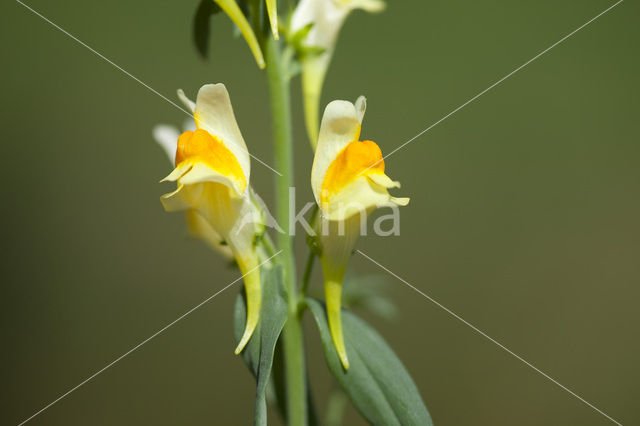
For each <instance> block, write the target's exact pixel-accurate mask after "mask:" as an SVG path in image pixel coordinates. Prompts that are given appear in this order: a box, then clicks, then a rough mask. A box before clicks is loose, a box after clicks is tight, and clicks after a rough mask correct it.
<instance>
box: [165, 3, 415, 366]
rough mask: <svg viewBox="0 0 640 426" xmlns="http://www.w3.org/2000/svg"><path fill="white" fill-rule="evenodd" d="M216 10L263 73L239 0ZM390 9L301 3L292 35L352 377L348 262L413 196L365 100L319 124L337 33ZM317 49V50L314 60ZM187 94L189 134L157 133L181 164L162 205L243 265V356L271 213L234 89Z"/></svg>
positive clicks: (334, 323) (328, 267) (336, 327)
mask: <svg viewBox="0 0 640 426" xmlns="http://www.w3.org/2000/svg"><path fill="white" fill-rule="evenodd" d="M216 3H218V4H219V6H220V7H221V8H222V9H223V10H224V11H225V12H226V13H227V14H228V15H229V16H230V17H231V18H232V19H233V20H234V22H236V24H237V25H238V27H239V29H240V31H241V32H242V34H243V35H244V37H245V38H246V40H247V42H248V43H249V46H250V47H251V49H252V51H253V52H254V55H255V57H256V60H257V61H258V64H259V65H260V66H263V65H264V60H263V57H262V51H261V49H260V45H259V43H258V41H257V39H256V36H255V34H254V33H253V31H252V28H251V26H249V24H248V22H247V20H246V18H245V17H244V15H243V14H242V12H241V11H240V9H239V8H238V5H237V4H236V3H235V1H233V0H216ZM266 4H267V10H268V12H269V17H270V22H271V29H272V31H273V34H274V36H276V37H277V35H278V24H277V14H276V13H275V0H266ZM383 7H384V3H382V2H381V1H380V0H301V2H300V3H299V4H298V7H297V8H296V10H295V11H294V13H293V15H292V18H291V22H290V28H288V29H287V34H289V36H290V37H289V39H290V40H297V42H296V43H295V44H296V45H295V46H293V48H294V49H295V50H296V51H297V53H298V58H299V61H300V65H301V70H302V82H303V95H304V106H305V116H306V123H307V131H308V133H309V138H310V140H311V141H312V146H313V148H314V149H315V157H314V161H313V167H312V169H311V173H310V174H311V188H312V190H313V195H314V197H315V201H316V203H317V206H318V210H319V212H320V214H319V215H318V217H317V219H316V220H315V224H314V230H313V232H312V234H313V238H315V242H316V248H317V254H318V256H319V257H320V261H321V264H322V270H323V275H324V289H325V300H326V307H327V318H328V323H329V328H330V332H331V336H332V340H333V343H334V345H335V348H336V351H337V353H338V356H339V358H340V361H341V363H342V365H343V367H344V369H345V370H346V369H348V368H349V359H348V356H347V351H346V347H345V342H344V336H343V331H342V321H341V295H342V283H343V280H344V275H345V271H346V268H347V264H348V260H349V257H350V255H351V252H352V250H353V248H354V245H355V243H356V240H357V238H358V236H359V235H360V233H361V227H362V224H363V223H364V219H366V216H367V215H368V214H370V213H371V212H372V211H373V210H374V209H375V208H377V207H383V206H394V207H395V206H404V205H406V204H407V203H408V202H409V199H408V198H395V197H392V196H391V195H390V194H389V192H388V190H389V189H390V188H394V187H399V186H400V184H399V183H398V182H396V181H393V180H392V179H391V178H389V177H388V176H387V175H386V174H385V163H384V159H383V156H382V152H381V150H380V148H379V146H378V145H377V144H376V143H375V142H373V141H370V140H360V132H361V128H362V122H363V118H364V114H365V109H366V100H365V98H364V97H363V96H361V97H359V98H358V99H357V100H356V102H355V103H351V102H348V101H344V100H336V101H333V102H330V103H329V104H328V105H327V107H326V109H325V111H324V114H323V117H322V120H321V124H320V125H319V126H318V123H317V121H318V120H317V116H318V104H319V99H320V98H319V96H320V91H321V88H322V83H323V80H324V76H325V74H326V71H327V68H328V65H329V62H330V59H331V55H332V52H333V50H334V46H335V42H336V39H337V36H338V32H339V30H340V27H341V25H342V23H343V22H344V20H345V19H346V17H347V15H348V14H349V12H351V11H352V10H354V9H357V8H362V9H365V10H367V11H378V10H381V9H382V8H383ZM310 49H311V50H313V49H315V50H314V52H315V53H309V52H310ZM178 96H179V98H180V99H181V101H182V102H183V103H184V104H185V106H186V107H187V108H188V110H189V111H190V112H191V113H192V115H193V118H194V123H189V124H187V125H186V126H185V129H184V131H183V132H182V133H181V134H179V133H178V131H177V130H176V129H173V128H170V127H168V126H158V127H156V129H155V130H154V135H155V138H156V140H157V141H158V142H159V143H160V144H161V145H162V146H163V148H164V149H165V150H166V151H167V154H168V156H169V158H170V160H171V162H172V163H173V165H174V167H175V168H174V169H173V171H171V173H169V175H168V176H167V177H165V178H164V179H163V181H170V182H176V184H177V188H176V189H175V190H174V191H173V192H170V193H168V194H165V195H163V196H162V198H161V201H162V204H163V206H164V208H165V210H167V211H185V214H186V218H187V224H188V228H189V230H190V232H191V234H193V235H194V236H196V237H198V238H201V239H203V240H204V241H205V242H206V243H207V244H208V245H209V246H210V247H212V248H213V249H214V250H216V251H218V252H220V253H221V254H222V255H223V256H225V257H227V258H230V259H231V258H232V259H234V260H235V262H236V263H237V265H238V267H239V269H240V271H241V272H242V275H243V278H244V285H245V292H246V302H247V318H246V323H245V324H246V325H245V330H244V333H243V334H242V338H241V339H240V342H239V343H238V346H237V347H236V350H235V352H236V353H240V352H241V351H242V350H243V349H244V348H245V346H246V345H247V343H248V342H249V340H250V339H251V336H252V335H253V333H254V330H255V329H256V327H257V325H258V323H259V319H260V312H261V305H262V290H261V285H262V284H261V278H260V264H261V260H263V259H264V258H265V257H266V256H265V255H264V254H263V248H262V247H261V243H260V242H261V241H263V237H264V236H263V234H264V232H265V216H266V214H267V212H265V210H264V208H263V206H262V205H261V203H258V202H257V201H256V200H257V199H258V198H257V195H256V194H255V193H254V191H253V190H252V188H251V183H250V171H251V170H250V166H251V161H250V155H249V152H248V150H247V146H246V144H245V141H244V138H243V137H242V133H241V132H240V128H239V126H238V124H237V122H236V118H235V115H234V112H233V108H232V105H231V100H230V98H229V94H228V92H227V89H226V87H225V86H224V85H223V84H221V83H218V84H207V85H204V86H202V87H201V88H200V90H199V91H198V94H197V97H196V101H195V102H193V101H191V100H190V99H189V98H187V97H186V96H185V94H184V93H183V92H182V91H181V90H180V91H178ZM278 230H279V228H278ZM280 232H282V231H281V230H280ZM266 309H268V306H267V307H266Z"/></svg>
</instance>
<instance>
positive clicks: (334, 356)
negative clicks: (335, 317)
mask: <svg viewBox="0 0 640 426" xmlns="http://www.w3.org/2000/svg"><path fill="white" fill-rule="evenodd" d="M304 301H305V304H306V305H307V306H308V307H309V309H310V310H311V313H312V315H313V318H314V319H315V321H316V324H317V325H318V329H319V331H320V337H321V339H322V346H323V348H324V355H325V359H326V361H327V365H328V366H329V370H331V373H333V375H334V377H335V378H336V380H337V381H338V383H339V384H340V386H342V388H343V389H344V391H345V392H346V394H347V395H348V396H349V399H351V402H352V403H353V405H354V406H355V407H356V408H357V409H358V411H359V412H360V413H361V414H362V415H363V416H364V417H365V418H366V419H367V420H368V421H369V422H371V423H372V424H374V425H385V426H386V425H405V426H406V425H433V422H432V421H431V416H430V415H429V412H428V411H427V407H425V405H424V402H423V401H422V398H421V397H420V392H419V391H418V388H417V387H416V385H415V383H414V382H413V380H412V379H411V376H409V373H408V372H407V370H406V368H405V367H404V365H402V362H401V361H400V360H399V359H398V357H397V356H396V354H395V353H394V352H393V350H392V349H391V348H390V347H389V345H388V344H387V343H386V342H385V340H384V339H383V338H382V336H380V335H379V334H378V333H377V332H376V331H375V330H374V329H373V328H372V327H371V326H369V325H368V324H367V323H365V322H364V321H363V320H361V319H360V318H358V317H357V316H355V315H354V314H352V313H350V312H347V311H343V312H342V326H343V331H344V335H345V343H346V347H347V355H348V356H349V362H350V364H351V367H350V368H349V370H347V371H346V372H345V370H344V369H343V368H342V364H341V363H340V359H339V358H338V353H337V352H336V349H335V347H334V346H333V341H332V340H331V333H330V331H329V324H328V323H327V314H326V310H325V306H324V304H323V303H322V302H320V301H318V300H315V299H310V298H306V299H305V300H304Z"/></svg>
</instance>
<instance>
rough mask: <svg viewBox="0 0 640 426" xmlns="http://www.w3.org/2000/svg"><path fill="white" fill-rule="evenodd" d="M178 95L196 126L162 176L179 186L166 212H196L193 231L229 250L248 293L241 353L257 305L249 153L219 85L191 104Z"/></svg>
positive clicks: (255, 214)
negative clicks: (173, 166) (172, 165)
mask: <svg viewBox="0 0 640 426" xmlns="http://www.w3.org/2000/svg"><path fill="white" fill-rule="evenodd" d="M178 95H179V97H180V99H181V100H182V101H183V102H184V104H185V105H186V106H187V107H188V108H189V109H190V110H191V111H192V112H193V116H194V118H195V122H196V127H197V128H196V130H194V131H189V130H188V131H185V132H183V133H182V134H181V135H180V137H179V138H178V144H177V149H176V154H175V166H176V167H175V169H174V170H173V171H172V172H171V173H170V174H169V175H168V176H167V177H166V178H164V179H163V181H175V182H177V184H178V188H177V189H176V190H175V191H173V192H171V193H169V194H165V195H163V196H162V198H161V201H162V204H163V205H164V208H165V210H167V211H180V210H186V211H188V212H189V211H194V212H195V214H196V216H192V217H191V220H192V221H193V222H192V223H191V227H192V229H195V232H196V233H198V234H199V235H202V234H203V233H208V236H209V238H210V239H211V240H212V241H213V242H214V244H215V242H216V240H217V239H218V238H219V239H221V240H222V241H224V242H226V244H227V246H228V247H229V249H230V250H231V252H232V253H233V256H234V257H235V259H236V262H237V263H238V267H239V268H240V271H241V272H242V274H243V275H244V285H245V291H246V295H247V322H246V327H245V331H244V334H243V336H242V339H241V340H240V343H239V344H238V347H237V348H236V353H240V351H242V349H243V348H244V346H245V345H246V344H247V342H248V341H249V339H250V338H251V335H252V334H253V331H254V330H255V328H256V325H257V324H258V319H259V314H260V304H261V291H260V270H259V267H258V265H259V261H258V254H257V250H256V247H255V244H254V243H255V236H256V234H257V233H259V232H261V230H262V220H263V219H262V214H261V212H260V210H259V209H258V207H256V205H255V204H254V203H253V201H252V198H251V190H250V187H249V174H250V161H249V160H250V159H249V153H248V151H247V147H246V145H245V143H244V139H243V138H242V134H241V133H240V129H239V128H238V124H237V123H236V119H235V116H234V114H233V109H232V107H231V100H230V99H229V94H228V93H227V89H226V88H225V86H224V85H223V84H207V85H204V86H202V87H201V88H200V90H199V91H198V97H197V99H196V102H195V103H194V102H192V101H190V100H189V99H187V97H186V96H185V95H184V93H183V92H182V91H178ZM207 225H208V226H207ZM210 231H213V233H211V232H210ZM216 245H220V241H218V242H217V244H216Z"/></svg>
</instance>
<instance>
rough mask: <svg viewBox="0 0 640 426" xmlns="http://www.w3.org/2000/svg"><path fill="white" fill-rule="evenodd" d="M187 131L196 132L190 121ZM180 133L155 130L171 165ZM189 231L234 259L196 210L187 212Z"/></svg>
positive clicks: (164, 128)
mask: <svg viewBox="0 0 640 426" xmlns="http://www.w3.org/2000/svg"><path fill="white" fill-rule="evenodd" d="M183 129H184V130H185V131H187V130H189V131H194V130H196V126H195V124H194V123H193V122H192V121H191V120H188V121H187V122H186V123H185V125H184V126H183ZM179 136H180V133H179V132H178V129H176V128H175V127H173V126H168V125H165V124H159V125H157V126H155V127H154V128H153V137H154V139H155V140H156V142H158V144H159V145H160V146H161V147H162V149H164V151H165V152H166V154H167V156H168V157H169V161H170V162H171V165H175V158H176V151H177V150H178V137H179ZM185 218H186V221H187V229H188V230H189V234H191V236H193V237H195V238H199V239H201V240H203V241H204V242H205V243H206V244H207V245H208V246H209V247H211V248H212V249H213V250H214V251H216V252H218V253H220V254H221V255H222V256H223V257H224V258H225V259H233V253H232V252H231V248H229V246H228V245H227V244H226V242H225V241H224V240H223V239H222V237H221V236H220V234H218V233H217V232H216V230H215V229H213V228H212V227H211V225H209V222H207V220H206V219H205V218H204V217H202V215H201V214H200V213H198V212H197V211H196V210H193V209H189V210H187V211H186V212H185Z"/></svg>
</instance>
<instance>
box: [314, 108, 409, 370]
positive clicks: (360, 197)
mask: <svg viewBox="0 0 640 426" xmlns="http://www.w3.org/2000/svg"><path fill="white" fill-rule="evenodd" d="M365 109H366V100H365V98H364V97H363V96H361V97H359V98H358V100H357V101H356V103H355V105H354V104H352V103H351V102H347V101H333V102H331V103H330V104H329V105H327V108H326V109H325V111H324V116H323V117H322V124H321V126H320V135H319V137H318V146H317V148H316V154H315V158H314V160H313V168H312V170H311V187H312V189H313V194H314V197H315V199H316V202H317V203H318V205H319V206H320V212H321V215H320V217H321V220H320V221H319V222H318V224H317V226H316V231H317V234H318V241H319V244H320V250H321V253H320V260H321V263H322V271H323V274H324V289H325V298H326V302H327V316H328V320H329V328H330V329H331V336H332V338H333V342H334V345H335V347H336V350H337V352H338V355H339V356H340V360H341V362H342V365H343V366H344V368H345V369H348V368H349V360H348V358H347V353H346V349H345V346H344V338H343V335H342V321H341V314H340V305H341V296H342V281H343V279H344V274H345V271H346V268H347V263H348V260H349V256H350V255H351V251H352V250H353V247H354V245H355V242H356V240H357V238H358V236H359V235H360V228H361V226H362V225H366V223H365V220H366V217H367V214H368V213H370V212H371V211H373V210H374V209H375V208H376V207H382V206H405V205H407V204H408V203H409V199H408V198H394V197H392V196H391V195H389V192H388V189H389V188H394V187H400V184H399V183H398V182H395V181H393V180H391V179H390V178H389V177H388V176H387V175H386V174H385V173H384V171H385V165H384V160H383V158H382V152H381V151H380V148H379V147H378V145H377V144H376V143H375V142H372V141H368V140H366V141H361V140H360V129H361V125H362V119H363V117H364V112H365Z"/></svg>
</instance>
